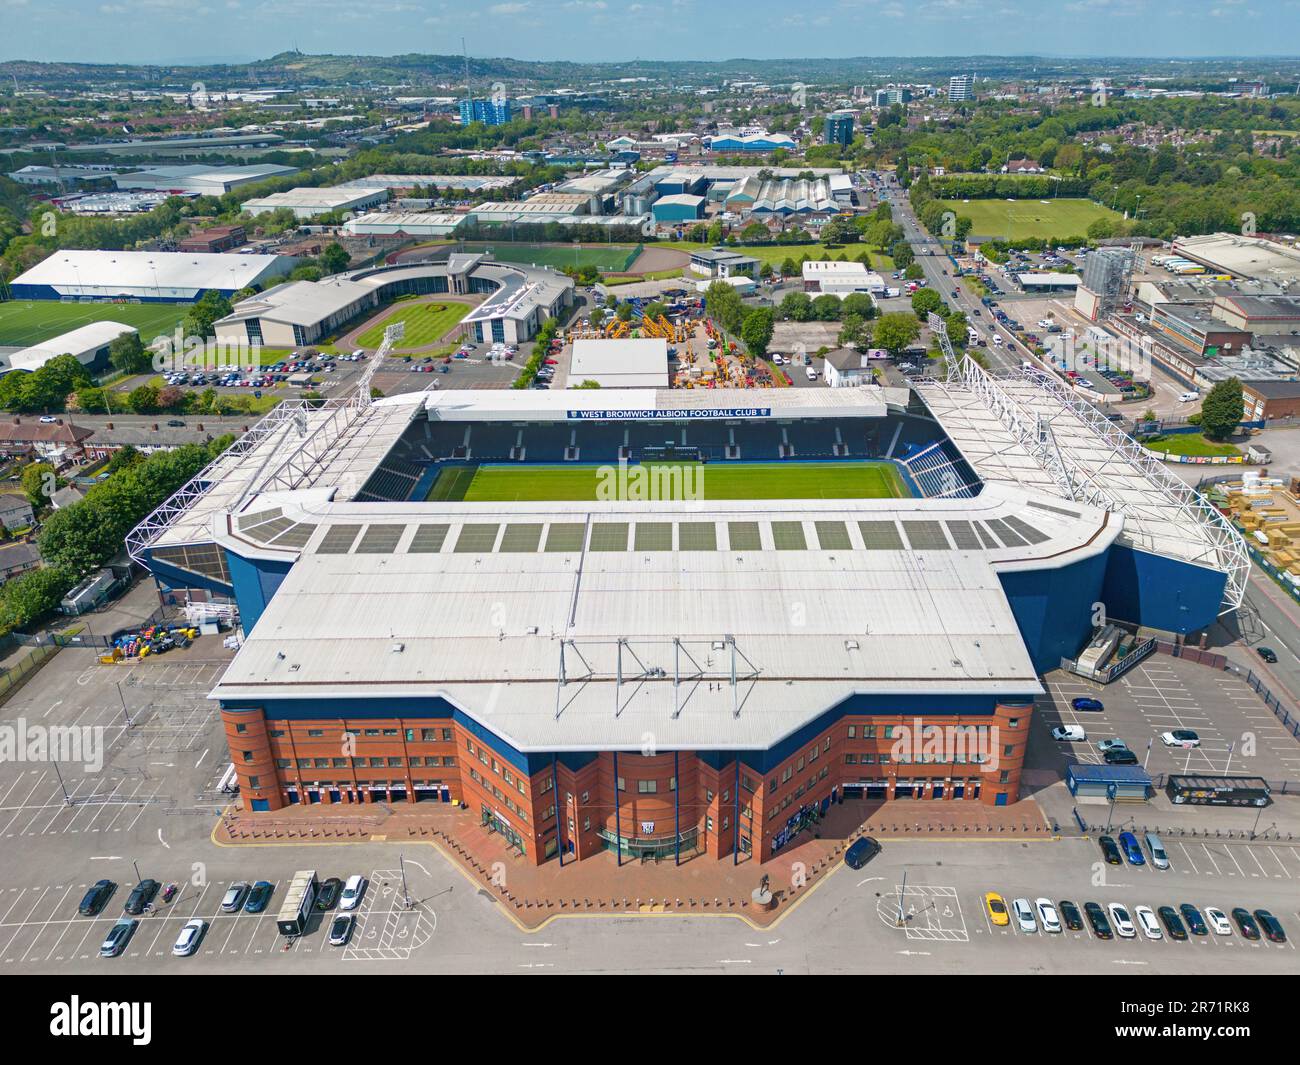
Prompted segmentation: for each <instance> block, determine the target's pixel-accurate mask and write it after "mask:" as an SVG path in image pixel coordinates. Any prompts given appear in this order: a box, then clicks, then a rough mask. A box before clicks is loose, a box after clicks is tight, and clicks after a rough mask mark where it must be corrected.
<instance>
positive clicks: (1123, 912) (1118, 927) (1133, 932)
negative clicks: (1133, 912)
mask: <svg viewBox="0 0 1300 1065" xmlns="http://www.w3.org/2000/svg"><path fill="white" fill-rule="evenodd" d="M1106 911H1107V912H1108V913H1109V914H1110V923H1111V924H1113V925H1114V926H1115V934H1116V935H1117V936H1119V937H1120V938H1121V939H1136V938H1137V929H1136V928H1134V927H1133V918H1132V917H1130V916H1129V912H1128V910H1127V909H1125V908H1124V907H1123V906H1121V905H1120V904H1119V903H1118V902H1112V903H1111V904H1110V905H1109V906H1108V907H1106Z"/></svg>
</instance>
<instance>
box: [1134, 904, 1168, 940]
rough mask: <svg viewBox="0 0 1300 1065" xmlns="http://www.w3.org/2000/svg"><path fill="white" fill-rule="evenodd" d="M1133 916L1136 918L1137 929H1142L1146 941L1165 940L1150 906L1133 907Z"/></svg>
mask: <svg viewBox="0 0 1300 1065" xmlns="http://www.w3.org/2000/svg"><path fill="white" fill-rule="evenodd" d="M1133 914H1134V916H1136V917H1137V923H1138V927H1139V928H1141V929H1142V934H1143V935H1144V936H1146V937H1147V939H1164V938H1165V934H1164V932H1162V931H1161V930H1160V922H1159V921H1157V920H1156V915H1155V911H1154V910H1152V909H1151V907H1150V906H1137V907H1134V909H1133Z"/></svg>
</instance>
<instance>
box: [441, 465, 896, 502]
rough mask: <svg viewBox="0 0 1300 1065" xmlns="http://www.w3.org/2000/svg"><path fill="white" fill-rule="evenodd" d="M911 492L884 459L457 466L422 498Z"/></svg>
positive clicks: (891, 495)
mask: <svg viewBox="0 0 1300 1065" xmlns="http://www.w3.org/2000/svg"><path fill="white" fill-rule="evenodd" d="M910 494H911V493H910V492H909V491H908V490H907V487H906V486H905V485H904V483H903V480H902V478H901V477H900V476H899V474H898V470H897V468H896V467H895V466H894V465H893V464H892V463H889V462H825V463H790V462H783V463H776V464H765V463H754V464H749V463H726V464H719V463H711V464H703V463H647V464H646V465H645V466H644V467H638V466H636V465H630V466H627V467H625V468H624V469H622V470H620V467H618V466H457V467H451V468H449V469H446V470H443V471H442V473H441V475H440V476H439V477H438V479H437V480H436V481H435V482H434V484H433V488H432V489H431V490H430V491H429V495H428V497H427V498H428V499H431V500H435V501H439V502H461V501H463V502H466V503H501V502H507V503H508V502H545V501H575V502H585V501H588V500H591V501H594V500H597V499H611V500H625V499H680V498H683V497H686V496H689V497H690V498H702V499H897V498H900V497H903V496H908V495H910Z"/></svg>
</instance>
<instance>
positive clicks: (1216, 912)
mask: <svg viewBox="0 0 1300 1065" xmlns="http://www.w3.org/2000/svg"><path fill="white" fill-rule="evenodd" d="M1205 920H1206V921H1207V922H1208V923H1209V925H1210V927H1211V928H1212V929H1214V934H1215V935H1216V936H1230V935H1232V925H1230V924H1229V923H1228V915H1227V914H1226V913H1224V912H1223V911H1222V910H1220V909H1217V908H1216V907H1214V906H1207V907H1205Z"/></svg>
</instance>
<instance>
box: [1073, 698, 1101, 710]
mask: <svg viewBox="0 0 1300 1065" xmlns="http://www.w3.org/2000/svg"><path fill="white" fill-rule="evenodd" d="M1070 706H1071V707H1073V708H1074V709H1075V710H1079V711H1082V712H1084V713H1098V712H1100V711H1102V710H1105V709H1106V707H1105V706H1104V705H1103V704H1102V701H1101V700H1100V699H1090V698H1088V697H1086V696H1080V697H1079V698H1078V699H1071V700H1070Z"/></svg>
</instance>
